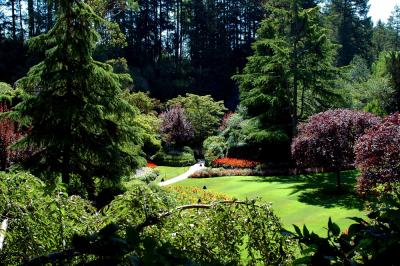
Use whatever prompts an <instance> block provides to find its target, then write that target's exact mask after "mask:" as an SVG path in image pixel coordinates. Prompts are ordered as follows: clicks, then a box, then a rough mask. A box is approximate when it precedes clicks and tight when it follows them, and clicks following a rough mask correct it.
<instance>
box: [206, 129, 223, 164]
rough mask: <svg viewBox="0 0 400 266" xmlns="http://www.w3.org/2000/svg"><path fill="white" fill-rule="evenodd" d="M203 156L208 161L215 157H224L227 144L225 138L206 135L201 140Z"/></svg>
mask: <svg viewBox="0 0 400 266" xmlns="http://www.w3.org/2000/svg"><path fill="white" fill-rule="evenodd" d="M203 149H204V158H205V159H206V161H207V162H208V163H210V162H212V161H214V160H215V159H218V158H221V157H224V156H225V154H226V149H227V145H226V143H225V138H224V137H222V136H212V137H208V138H207V139H206V140H205V141H204V142H203Z"/></svg>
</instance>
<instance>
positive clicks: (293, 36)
mask: <svg viewBox="0 0 400 266" xmlns="http://www.w3.org/2000/svg"><path fill="white" fill-rule="evenodd" d="M309 2H310V1H301V0H286V1H276V2H275V3H273V4H271V5H268V6H267V13H268V14H269V15H268V18H267V19H265V20H264V21H262V23H261V27H260V29H259V30H258V39H257V41H256V42H255V43H254V44H253V49H254V55H253V56H251V57H250V58H249V61H248V63H247V65H246V67H245V69H244V73H243V74H241V75H236V76H234V79H235V80H237V81H238V83H239V86H240V90H241V100H242V102H241V104H242V105H244V106H245V107H246V108H247V113H248V118H249V119H250V120H249V121H251V123H252V124H253V126H252V129H251V130H250V132H249V136H248V138H249V139H250V140H251V141H253V142H255V143H258V144H263V145H266V144H276V143H282V144H284V145H285V147H288V145H289V140H290V139H291V137H292V135H293V134H295V133H296V128H297V123H298V120H299V119H301V118H303V116H306V115H307V114H309V113H312V112H315V110H316V109H324V108H326V107H328V103H327V100H326V97H328V96H330V95H332V93H331V91H330V90H329V89H328V88H329V83H330V81H331V80H333V79H334V77H335V73H336V69H335V68H334V67H333V66H332V64H333V60H334V52H335V46H334V45H333V44H332V43H331V42H330V41H329V39H328V38H327V36H326V33H327V30H326V29H325V28H323V27H322V26H321V23H322V22H321V13H320V11H319V7H318V6H316V4H315V3H314V4H313V5H311V4H310V3H309ZM324 104H326V105H324Z"/></svg>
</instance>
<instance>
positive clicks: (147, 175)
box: [127, 167, 160, 190]
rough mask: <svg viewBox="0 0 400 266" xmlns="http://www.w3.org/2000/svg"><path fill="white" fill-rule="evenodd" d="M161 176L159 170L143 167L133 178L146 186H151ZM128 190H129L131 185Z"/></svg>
mask: <svg viewBox="0 0 400 266" xmlns="http://www.w3.org/2000/svg"><path fill="white" fill-rule="evenodd" d="M159 175H160V172H159V171H158V170H157V169H154V168H150V167H143V168H141V169H138V170H137V171H136V173H135V175H134V176H133V178H135V179H138V180H140V181H142V182H144V183H146V184H150V183H151V182H153V181H155V180H156V179H157V177H158V176H159ZM127 189H128V190H129V185H128V187H127Z"/></svg>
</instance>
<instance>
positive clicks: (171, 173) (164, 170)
mask: <svg viewBox="0 0 400 266" xmlns="http://www.w3.org/2000/svg"><path fill="white" fill-rule="evenodd" d="M155 169H156V170H158V171H159V172H160V176H159V177H158V179H157V181H159V182H160V181H161V180H162V179H164V181H165V180H168V179H171V178H174V177H177V176H179V175H181V174H183V173H185V172H186V171H187V170H189V166H185V167H171V166H157V167H156V168H155Z"/></svg>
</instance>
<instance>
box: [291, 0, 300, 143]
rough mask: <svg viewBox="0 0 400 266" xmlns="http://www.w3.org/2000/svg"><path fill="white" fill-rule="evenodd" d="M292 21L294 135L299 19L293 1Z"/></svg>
mask: <svg viewBox="0 0 400 266" xmlns="http://www.w3.org/2000/svg"><path fill="white" fill-rule="evenodd" d="M293 8H294V21H293V25H292V34H293V35H294V37H295V38H294V43H293V54H292V58H293V61H292V72H293V99H292V100H293V102H292V105H293V110H292V134H293V136H296V134H297V123H298V115H297V113H298V111H297V97H298V96H297V94H298V86H299V84H298V83H299V75H298V36H297V34H298V28H299V27H298V21H299V16H298V15H299V14H298V13H299V10H298V4H297V2H296V1H295V2H294V7H293Z"/></svg>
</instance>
